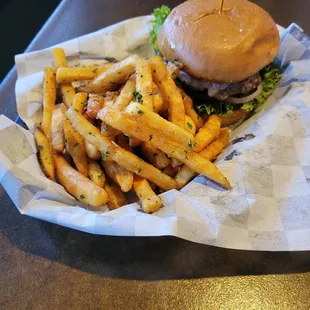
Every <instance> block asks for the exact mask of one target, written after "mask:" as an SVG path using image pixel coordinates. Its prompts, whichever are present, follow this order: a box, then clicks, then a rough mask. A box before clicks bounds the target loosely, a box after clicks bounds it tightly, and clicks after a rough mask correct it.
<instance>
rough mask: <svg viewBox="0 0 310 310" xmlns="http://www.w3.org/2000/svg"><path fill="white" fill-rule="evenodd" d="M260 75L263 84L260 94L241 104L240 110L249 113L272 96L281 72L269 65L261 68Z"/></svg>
mask: <svg viewBox="0 0 310 310" xmlns="http://www.w3.org/2000/svg"><path fill="white" fill-rule="evenodd" d="M260 75H261V77H262V83H263V90H262V92H261V93H260V94H259V95H258V96H257V97H256V98H255V99H253V100H251V101H250V102H247V103H245V104H243V105H242V107H241V109H242V110H245V111H249V112H250V111H253V110H255V109H256V108H258V107H259V106H261V105H262V104H263V103H264V102H265V101H266V100H267V99H268V97H269V96H270V95H271V94H272V92H273V91H274V89H275V88H276V86H277V84H278V82H279V81H280V79H281V71H280V70H279V69H277V68H275V67H273V66H271V65H269V66H266V67H265V68H263V69H262V70H261V72H260Z"/></svg>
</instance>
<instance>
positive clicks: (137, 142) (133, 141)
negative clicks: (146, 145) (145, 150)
mask: <svg viewBox="0 0 310 310" xmlns="http://www.w3.org/2000/svg"><path fill="white" fill-rule="evenodd" d="M140 143H141V141H140V140H139V139H137V138H134V137H129V145H130V147H136V146H138V145H140Z"/></svg>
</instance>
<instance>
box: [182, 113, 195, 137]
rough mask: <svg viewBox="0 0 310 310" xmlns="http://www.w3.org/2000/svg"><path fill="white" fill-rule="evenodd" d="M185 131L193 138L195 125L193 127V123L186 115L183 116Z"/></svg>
mask: <svg viewBox="0 0 310 310" xmlns="http://www.w3.org/2000/svg"><path fill="white" fill-rule="evenodd" d="M185 129H186V130H187V131H188V132H189V133H190V134H192V135H193V136H195V134H196V125H195V123H194V121H193V120H192V119H191V118H190V117H189V116H188V115H185Z"/></svg>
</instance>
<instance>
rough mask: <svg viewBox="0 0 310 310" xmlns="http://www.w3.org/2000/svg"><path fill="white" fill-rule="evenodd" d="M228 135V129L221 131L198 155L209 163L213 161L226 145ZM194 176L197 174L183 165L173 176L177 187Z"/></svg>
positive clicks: (183, 184)
mask: <svg viewBox="0 0 310 310" xmlns="http://www.w3.org/2000/svg"><path fill="white" fill-rule="evenodd" d="M229 135H230V131H229V129H228V128H223V129H221V132H220V134H219V136H218V138H217V139H216V140H215V141H213V142H212V143H211V144H209V145H208V146H207V147H206V148H205V149H203V150H202V151H201V152H200V153H199V155H200V156H202V157H204V158H206V159H208V160H210V161H211V160H213V159H214V158H215V157H216V156H217V155H218V154H219V153H221V152H222V150H223V149H224V148H225V146H226V145H227V144H228V141H229ZM196 175H197V173H196V172H195V171H194V170H192V169H191V168H189V167H188V166H186V165H184V166H182V168H181V169H180V171H179V172H178V173H177V175H176V176H175V180H176V181H177V183H178V185H179V187H183V186H185V185H186V184H187V183H188V182H189V181H190V180H191V179H192V178H193V177H195V176H196Z"/></svg>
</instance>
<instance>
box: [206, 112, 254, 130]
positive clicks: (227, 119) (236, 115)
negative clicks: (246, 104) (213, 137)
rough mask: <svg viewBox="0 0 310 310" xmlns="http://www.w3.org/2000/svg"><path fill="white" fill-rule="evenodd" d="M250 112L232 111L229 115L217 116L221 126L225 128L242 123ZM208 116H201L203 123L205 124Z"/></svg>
mask: <svg viewBox="0 0 310 310" xmlns="http://www.w3.org/2000/svg"><path fill="white" fill-rule="evenodd" d="M250 113H251V112H247V111H244V110H233V111H232V113H231V114H223V115H217V116H218V117H219V118H220V120H221V126H222V127H227V126H230V125H232V124H235V123H237V122H243V121H244V120H245V119H246V118H247V117H248V116H249V114H250ZM208 118H209V116H203V121H204V122H206V121H207V120H208Z"/></svg>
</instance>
